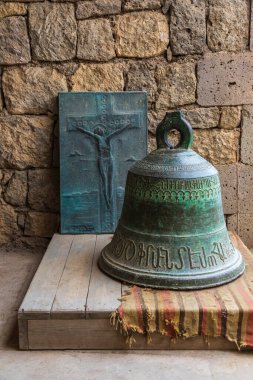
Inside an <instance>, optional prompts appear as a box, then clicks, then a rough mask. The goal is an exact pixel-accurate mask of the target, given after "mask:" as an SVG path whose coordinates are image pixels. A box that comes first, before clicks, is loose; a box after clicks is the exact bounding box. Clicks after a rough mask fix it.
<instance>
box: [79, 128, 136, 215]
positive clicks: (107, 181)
mask: <svg viewBox="0 0 253 380" xmlns="http://www.w3.org/2000/svg"><path fill="white" fill-rule="evenodd" d="M126 128H131V125H130V124H127V125H124V126H123V127H122V128H120V129H117V130H115V131H114V132H112V133H111V134H109V135H107V136H106V127H105V125H103V124H97V126H96V127H95V129H94V131H93V132H91V131H89V130H87V129H83V128H81V127H77V130H78V131H79V132H82V133H85V134H86V135H88V136H91V137H93V138H94V139H95V141H96V143H97V146H98V167H99V172H100V177H101V182H102V190H103V194H104V197H105V201H106V205H107V208H108V209H111V207H112V203H113V157H112V153H111V140H112V138H113V137H115V136H116V135H118V134H120V133H122V132H123V131H124V130H125V129H126Z"/></svg>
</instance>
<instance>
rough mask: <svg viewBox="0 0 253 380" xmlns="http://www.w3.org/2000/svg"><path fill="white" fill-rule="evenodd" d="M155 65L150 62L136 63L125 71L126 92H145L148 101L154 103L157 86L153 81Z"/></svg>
mask: <svg viewBox="0 0 253 380" xmlns="http://www.w3.org/2000/svg"><path fill="white" fill-rule="evenodd" d="M155 67H156V65H155V64H154V63H153V62H152V61H151V62H149V61H146V60H145V61H136V62H134V63H132V64H131V65H130V67H129V69H128V70H127V81H126V90H127V91H136V90H139V91H147V93H148V101H149V103H152V102H154V101H155V95H156V92H157V85H156V80H155Z"/></svg>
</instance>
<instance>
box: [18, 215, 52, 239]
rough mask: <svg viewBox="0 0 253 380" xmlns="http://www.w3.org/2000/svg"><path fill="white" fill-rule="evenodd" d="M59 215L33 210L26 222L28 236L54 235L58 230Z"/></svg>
mask: <svg viewBox="0 0 253 380" xmlns="http://www.w3.org/2000/svg"><path fill="white" fill-rule="evenodd" d="M58 225H59V217H58V215H57V214H52V213H47V212H36V211H31V212H29V213H28V215H27V217H26V222H25V231H24V234H25V235H26V236H39V237H52V236H53V234H54V233H55V232H56V231H57V229H58Z"/></svg>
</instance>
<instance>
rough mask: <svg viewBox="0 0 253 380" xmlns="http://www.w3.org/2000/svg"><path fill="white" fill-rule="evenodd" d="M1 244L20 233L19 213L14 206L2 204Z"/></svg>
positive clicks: (0, 221) (0, 211)
mask: <svg viewBox="0 0 253 380" xmlns="http://www.w3.org/2000/svg"><path fill="white" fill-rule="evenodd" d="M0 215H1V218H0V245H3V244H6V243H9V242H10V241H13V240H14V239H15V237H16V236H17V235H18V234H19V229H18V225H17V214H16V212H15V210H14V209H13V207H11V206H9V205H5V204H0Z"/></svg>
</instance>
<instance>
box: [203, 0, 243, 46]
mask: <svg viewBox="0 0 253 380" xmlns="http://www.w3.org/2000/svg"><path fill="white" fill-rule="evenodd" d="M248 38H249V1H248V0H233V1H231V0H210V6H209V17H208V23H207V43H208V47H209V48H210V49H211V50H212V51H221V50H228V51H241V50H245V49H246V48H247V45H248Z"/></svg>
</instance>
